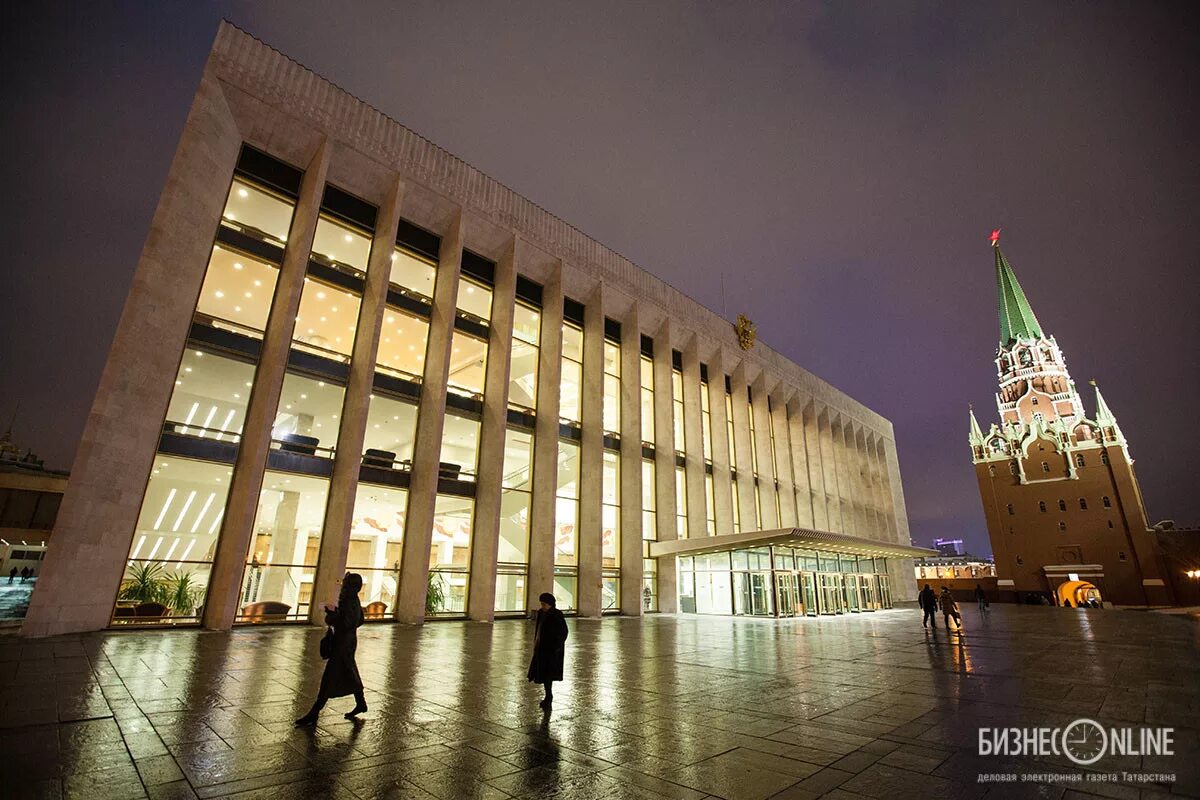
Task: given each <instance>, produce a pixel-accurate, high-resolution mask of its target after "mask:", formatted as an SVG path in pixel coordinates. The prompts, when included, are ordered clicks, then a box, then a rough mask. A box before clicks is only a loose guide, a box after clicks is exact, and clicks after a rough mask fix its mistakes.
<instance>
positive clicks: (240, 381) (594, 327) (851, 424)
mask: <svg viewBox="0 0 1200 800" xmlns="http://www.w3.org/2000/svg"><path fill="white" fill-rule="evenodd" d="M743 333H745V331H743ZM751 339H752V337H748V336H743V337H739V332H738V331H737V330H735V328H734V326H733V325H731V324H730V323H729V322H727V321H726V320H724V319H722V318H720V317H719V316H718V315H716V314H713V313H712V312H710V311H708V310H707V309H705V308H704V307H702V306H701V305H699V304H698V303H696V302H694V301H692V300H690V299H689V298H687V297H686V296H684V295H683V294H682V293H680V292H679V291H677V290H675V289H673V288H671V287H670V286H668V285H666V284H665V283H663V282H662V281H659V280H657V279H656V278H654V277H653V276H652V275H650V274H649V273H647V272H645V271H643V270H642V269H640V268H638V267H637V266H635V265H634V264H632V263H630V262H629V261H627V260H625V259H624V258H622V257H621V256H619V255H618V254H616V253H614V252H613V251H611V250H609V249H607V248H605V247H604V246H603V245H601V244H599V243H597V242H596V241H594V240H592V239H590V238H588V237H587V236H586V235H584V234H583V233H581V232H580V231H578V230H576V229H575V228H573V227H571V226H570V225H568V224H567V223H565V222H563V221H562V220H560V219H558V218H556V217H554V216H553V215H551V214H550V213H548V212H547V211H545V210H543V209H541V208H539V207H537V206H536V205H534V204H533V203H531V202H530V201H528V200H526V199H524V198H522V197H520V196H519V195H517V194H515V193H514V192H513V191H511V190H510V189H508V188H506V187H505V186H503V185H501V184H499V183H498V182H496V181H495V180H493V179H491V178H489V177H487V176H486V175H483V174H482V173H480V172H479V171H477V170H475V169H474V168H472V167H471V166H469V165H468V164H466V163H465V162H463V161H461V160H460V159H458V158H456V157H454V156H452V155H450V154H449V153H447V152H445V151H443V150H441V149H439V148H438V147H436V146H435V145H433V144H431V143H430V142H428V141H426V140H424V139H422V138H421V137H419V136H418V135H416V134H415V133H413V132H412V131H410V130H408V129H406V128H404V127H403V126H402V125H400V124H399V123H397V122H395V121H393V120H391V119H389V118H387V117H385V116H384V115H383V114H381V113H379V112H378V111H376V110H374V109H373V108H371V107H370V106H368V105H366V104H365V103H363V102H361V101H359V100H357V99H356V98H354V97H352V96H351V95H349V94H348V93H346V92H344V91H342V90H340V89H338V88H337V87H334V86H332V85H331V84H329V83H328V82H326V81H325V80H323V79H322V78H320V77H319V76H317V75H315V74H313V73H312V72H310V71H308V70H306V69H305V68H303V67H302V66H300V65H299V64H297V63H295V62H294V61H291V60H290V59H288V58H286V57H285V56H283V55H282V54H280V53H278V52H276V51H274V50H272V49H271V48H269V47H267V46H266V45H264V44H263V43H261V42H259V41H258V40H256V39H254V38H253V37H251V36H249V35H247V34H246V33H244V32H242V31H240V30H238V29H237V28H235V27H233V26H232V25H229V24H223V25H222V27H221V29H220V31H219V33H218V35H217V38H216V41H215V43H214V46H213V50H212V53H211V55H210V58H209V61H208V63H207V65H206V67H205V70H204V73H203V76H202V78H201V82H200V87H199V90H198V91H197V94H196V97H195V101H194V103H193V106H192V108H191V111H190V113H189V116H188V118H187V122H186V125H185V128H184V131H183V134H182V138H181V141H180V144H179V147H178V150H177V152H176V155H175V158H174V161H173V163H172V165H171V170H170V174H169V176H168V178H167V183H166V187H165V189H164V191H163V194H162V197H161V199H160V202H159V205H158V209H157V211H156V214H155V216H154V219H153V222H152V225H151V230H150V233H149V236H148V238H147V241H146V245H145V248H144V250H143V252H142V255H141V258H140V261H139V263H138V266H137V270H136V273H135V276H134V281H133V285H132V288H131V289H130V293H129V297H128V300H127V302H126V305H125V309H124V312H123V314H122V316H121V319H120V322H119V325H118V329H117V332H116V335H115V338H114V341H113V345H112V349H111V351H110V355H109V358H108V362H107V365H106V367H105V370H104V373H103V375H102V378H101V382H100V386H99V388H98V390H97V394H96V399H95V402H94V405H93V408H92V413H91V415H90V417H89V419H88V423H87V427H86V430H85V433H84V436H83V440H82V442H81V445H80V449H79V452H78V455H77V457H76V460H75V463H74V466H73V469H72V472H71V481H70V486H69V488H68V491H67V494H66V497H65V500H64V503H63V506H62V509H61V511H60V513H59V516H58V522H57V526H56V529H55V534H54V536H53V537H52V538H51V545H50V550H49V553H48V555H47V558H46V560H45V568H44V570H43V575H42V579H41V580H40V581H39V583H38V587H37V590H36V592H35V595H34V598H33V602H32V604H31V607H30V610H29V614H28V617H27V621H26V623H25V628H24V633H25V634H26V635H31V636H41V635H49V634H55V633H63V632H70V631H82V630H94V629H99V628H104V627H108V626H131V625H152V626H160V627H161V626H164V625H171V624H203V625H205V626H207V627H210V628H214V629H226V628H229V627H230V626H232V625H235V624H239V623H257V622H269V621H287V620H296V621H304V620H309V619H317V618H319V616H320V607H321V605H322V604H324V603H326V602H332V601H333V600H334V598H336V596H337V591H338V586H339V582H340V580H341V576H342V575H343V574H344V573H345V571H346V570H352V571H355V572H359V573H361V574H362V575H363V576H364V581H365V586H364V589H363V594H362V599H363V603H364V606H365V607H366V609H367V612H368V615H369V616H370V617H371V618H372V619H380V620H398V621H407V622H420V621H423V620H425V619H427V618H430V617H469V618H471V619H476V620H491V619H493V618H494V617H496V616H503V615H506V614H512V615H521V614H523V613H525V612H526V611H527V609H528V608H530V607H531V606H533V605H536V602H537V601H536V598H537V595H538V594H539V593H540V592H542V591H547V590H548V591H552V592H554V593H555V594H556V595H557V596H558V597H559V598H560V601H561V603H560V604H561V606H563V607H564V608H566V609H568V610H571V611H575V612H577V613H579V614H585V615H599V614H603V613H609V612H611V613H621V614H627V615H639V614H642V613H645V612H653V611H667V612H674V611H681V612H695V613H716V614H754V615H768V616H772V615H796V614H816V613H846V612H854V611H868V610H873V609H877V608H885V607H888V606H890V605H891V603H892V601H893V599H903V598H908V597H910V596H912V595H913V594H914V590H913V577H912V576H913V569H912V563H911V558H912V557H913V556H914V555H922V554H926V553H927V552H928V551H925V550H921V549H918V548H913V547H912V546H911V545H910V542H909V536H908V529H907V521H906V517H905V511H904V499H903V493H902V490H901V485H900V473H899V468H898V465H897V461H896V451H895V443H894V438H893V434H892V426H891V423H889V422H888V421H887V420H886V419H883V418H882V417H880V416H879V415H877V414H875V413H874V412H872V411H870V410H869V409H867V408H865V407H864V406H862V405H861V404H860V403H857V402H856V401H854V400H853V399H852V398H850V397H848V396H846V395H845V394H843V393H842V392H840V391H838V390H837V389H835V388H833V387H832V386H830V385H829V384H827V383H825V382H823V381H821V380H820V379H818V378H816V377H815V376H813V375H812V374H810V373H808V372H806V371H805V370H803V369H802V368H800V367H799V366H797V365H796V364H793V363H792V362H790V361H788V360H787V359H785V358H784V357H782V356H781V355H779V354H778V353H776V352H775V351H773V350H771V349H770V348H769V347H767V346H766V345H764V344H762V343H753V342H752V341H751Z"/></svg>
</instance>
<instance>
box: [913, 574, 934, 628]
mask: <svg viewBox="0 0 1200 800" xmlns="http://www.w3.org/2000/svg"><path fill="white" fill-rule="evenodd" d="M917 604H918V605H920V606H921V611H923V612H924V616H923V617H921V627H922V628H927V627H929V624H930V623H933V627H935V628H936V627H937V619H936V618H935V617H934V614H936V613H937V595H936V594H934V593H933V588H932V587H931V586H930V585H929V584H928V583H927V584H925V588H924V589H922V590H921V593H920V594H919V595H917Z"/></svg>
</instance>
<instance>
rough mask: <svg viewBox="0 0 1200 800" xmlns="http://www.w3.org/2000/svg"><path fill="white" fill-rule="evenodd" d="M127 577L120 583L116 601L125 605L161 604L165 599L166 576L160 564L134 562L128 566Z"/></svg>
mask: <svg viewBox="0 0 1200 800" xmlns="http://www.w3.org/2000/svg"><path fill="white" fill-rule="evenodd" d="M127 574H128V577H127V578H125V580H124V581H122V582H121V590H120V592H119V593H118V594H117V599H118V600H123V601H125V602H127V603H162V602H163V600H164V599H165V597H166V592H165V586H166V580H165V578H166V576H165V575H164V573H163V568H162V565H161V564H151V563H149V562H145V561H143V562H134V563H132V564H130V565H129V572H128V573H127ZM164 605H165V603H164Z"/></svg>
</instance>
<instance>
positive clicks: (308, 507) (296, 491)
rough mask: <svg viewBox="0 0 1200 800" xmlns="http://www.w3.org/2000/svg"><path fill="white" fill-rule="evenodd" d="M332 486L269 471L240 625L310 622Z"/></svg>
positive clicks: (244, 581)
mask: <svg viewBox="0 0 1200 800" xmlns="http://www.w3.org/2000/svg"><path fill="white" fill-rule="evenodd" d="M328 491H329V481H327V480H325V479H324V478H315V477H312V476H309V475H299V474H293V473H287V472H277V471H274V470H267V472H266V473H265V474H264V475H263V486H262V492H261V493H260V494H259V498H258V513H257V514H256V515H255V517H254V535H253V537H252V538H251V540H250V552H249V553H248V554H247V556H246V569H245V572H244V573H243V575H242V591H241V601H240V603H239V608H238V614H237V617H238V620H239V621H241V622H278V621H282V620H285V619H297V620H302V619H306V618H307V617H308V604H309V600H310V599H311V598H312V582H313V575H314V572H315V569H316V566H317V555H318V553H319V551H320V547H321V531H322V528H323V527H324V522H325V499H326V495H327V494H328Z"/></svg>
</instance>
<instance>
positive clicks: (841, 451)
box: [832, 414, 858, 536]
mask: <svg viewBox="0 0 1200 800" xmlns="http://www.w3.org/2000/svg"><path fill="white" fill-rule="evenodd" d="M851 424H852V423H851V422H850V420H848V419H847V418H845V417H843V416H841V415H840V414H839V415H838V416H837V418H836V419H835V420H834V424H833V427H832V433H833V463H834V465H835V467H836V470H837V487H838V503H839V504H840V506H841V509H842V530H843V531H844V532H846V533H848V534H850V535H851V536H857V535H858V520H857V519H856V517H855V513H854V482H853V481H852V480H851V477H850V448H849V446H848V445H847V433H848V430H849V428H850V427H851Z"/></svg>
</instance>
